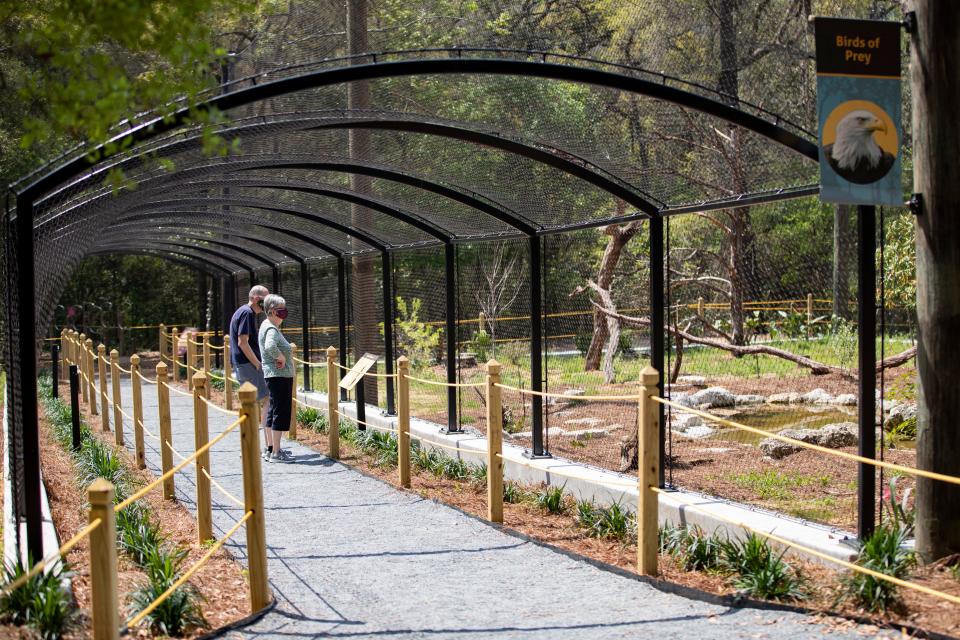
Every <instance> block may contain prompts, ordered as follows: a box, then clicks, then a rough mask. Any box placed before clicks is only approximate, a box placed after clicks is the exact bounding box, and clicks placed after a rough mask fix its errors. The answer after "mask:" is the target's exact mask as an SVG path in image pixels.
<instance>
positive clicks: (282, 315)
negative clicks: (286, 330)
mask: <svg viewBox="0 0 960 640" xmlns="http://www.w3.org/2000/svg"><path fill="white" fill-rule="evenodd" d="M273 312H274V313H275V314H276V315H277V317H278V318H280V319H281V320H284V319H285V318H286V317H287V310H286V308H283V309H274V310H273Z"/></svg>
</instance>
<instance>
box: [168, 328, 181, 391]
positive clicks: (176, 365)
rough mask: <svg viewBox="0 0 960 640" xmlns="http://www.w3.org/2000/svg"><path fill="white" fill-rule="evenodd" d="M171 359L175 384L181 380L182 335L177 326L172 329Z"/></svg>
mask: <svg viewBox="0 0 960 640" xmlns="http://www.w3.org/2000/svg"><path fill="white" fill-rule="evenodd" d="M170 361H171V364H172V365H173V384H177V383H178V382H180V336H179V334H178V333H177V328H176V327H174V328H173V329H171V330H170Z"/></svg>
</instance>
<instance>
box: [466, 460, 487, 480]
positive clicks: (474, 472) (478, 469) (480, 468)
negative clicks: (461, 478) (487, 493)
mask: <svg viewBox="0 0 960 640" xmlns="http://www.w3.org/2000/svg"><path fill="white" fill-rule="evenodd" d="M469 475H470V481H471V482H475V483H476V484H487V463H485V462H481V463H480V464H471V465H470V469H469Z"/></svg>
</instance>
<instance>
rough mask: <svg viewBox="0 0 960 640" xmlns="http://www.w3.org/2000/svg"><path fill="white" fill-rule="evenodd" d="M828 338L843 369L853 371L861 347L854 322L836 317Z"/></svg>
mask: <svg viewBox="0 0 960 640" xmlns="http://www.w3.org/2000/svg"><path fill="white" fill-rule="evenodd" d="M831 326H832V330H831V333H830V336H829V338H828V340H829V344H830V348H831V350H832V351H833V355H834V357H835V358H836V361H837V363H838V364H839V365H840V366H841V367H846V368H847V369H852V368H853V367H854V365H855V364H856V359H857V348H858V345H859V342H858V335H857V327H856V325H855V324H854V323H853V322H850V321H848V320H844V319H843V318H838V317H836V316H834V318H833V320H832V322H831Z"/></svg>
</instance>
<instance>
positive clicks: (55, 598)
mask: <svg viewBox="0 0 960 640" xmlns="http://www.w3.org/2000/svg"><path fill="white" fill-rule="evenodd" d="M28 564H29V565H30V566H32V565H33V562H32V560H28ZM28 568H29V567H24V566H23V563H22V562H21V561H20V560H18V561H17V563H16V564H15V565H13V566H6V567H4V572H3V582H4V584H6V583H8V582H10V581H12V580H16V579H18V578H20V577H21V576H23V575H24V574H25V573H27V570H28ZM65 573H66V569H65V568H64V569H54V570H51V571H41V572H40V573H39V574H37V575H35V576H33V577H31V578H30V579H29V580H27V581H26V582H25V583H24V584H22V585H20V586H19V587H17V588H16V589H13V590H11V591H9V592H7V593H3V594H2V595H0V620H2V621H3V622H9V623H12V624H15V625H19V626H28V627H31V628H33V629H34V630H36V631H37V633H38V634H39V635H40V637H41V638H44V640H46V639H48V638H49V639H53V638H60V637H62V636H63V634H64V632H65V631H66V630H67V629H68V628H69V627H70V624H71V623H72V621H73V618H74V616H75V614H76V611H75V610H74V609H73V604H72V601H71V598H70V596H69V594H68V593H67V592H66V591H64V589H63V583H62V580H63V578H64V577H65Z"/></svg>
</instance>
